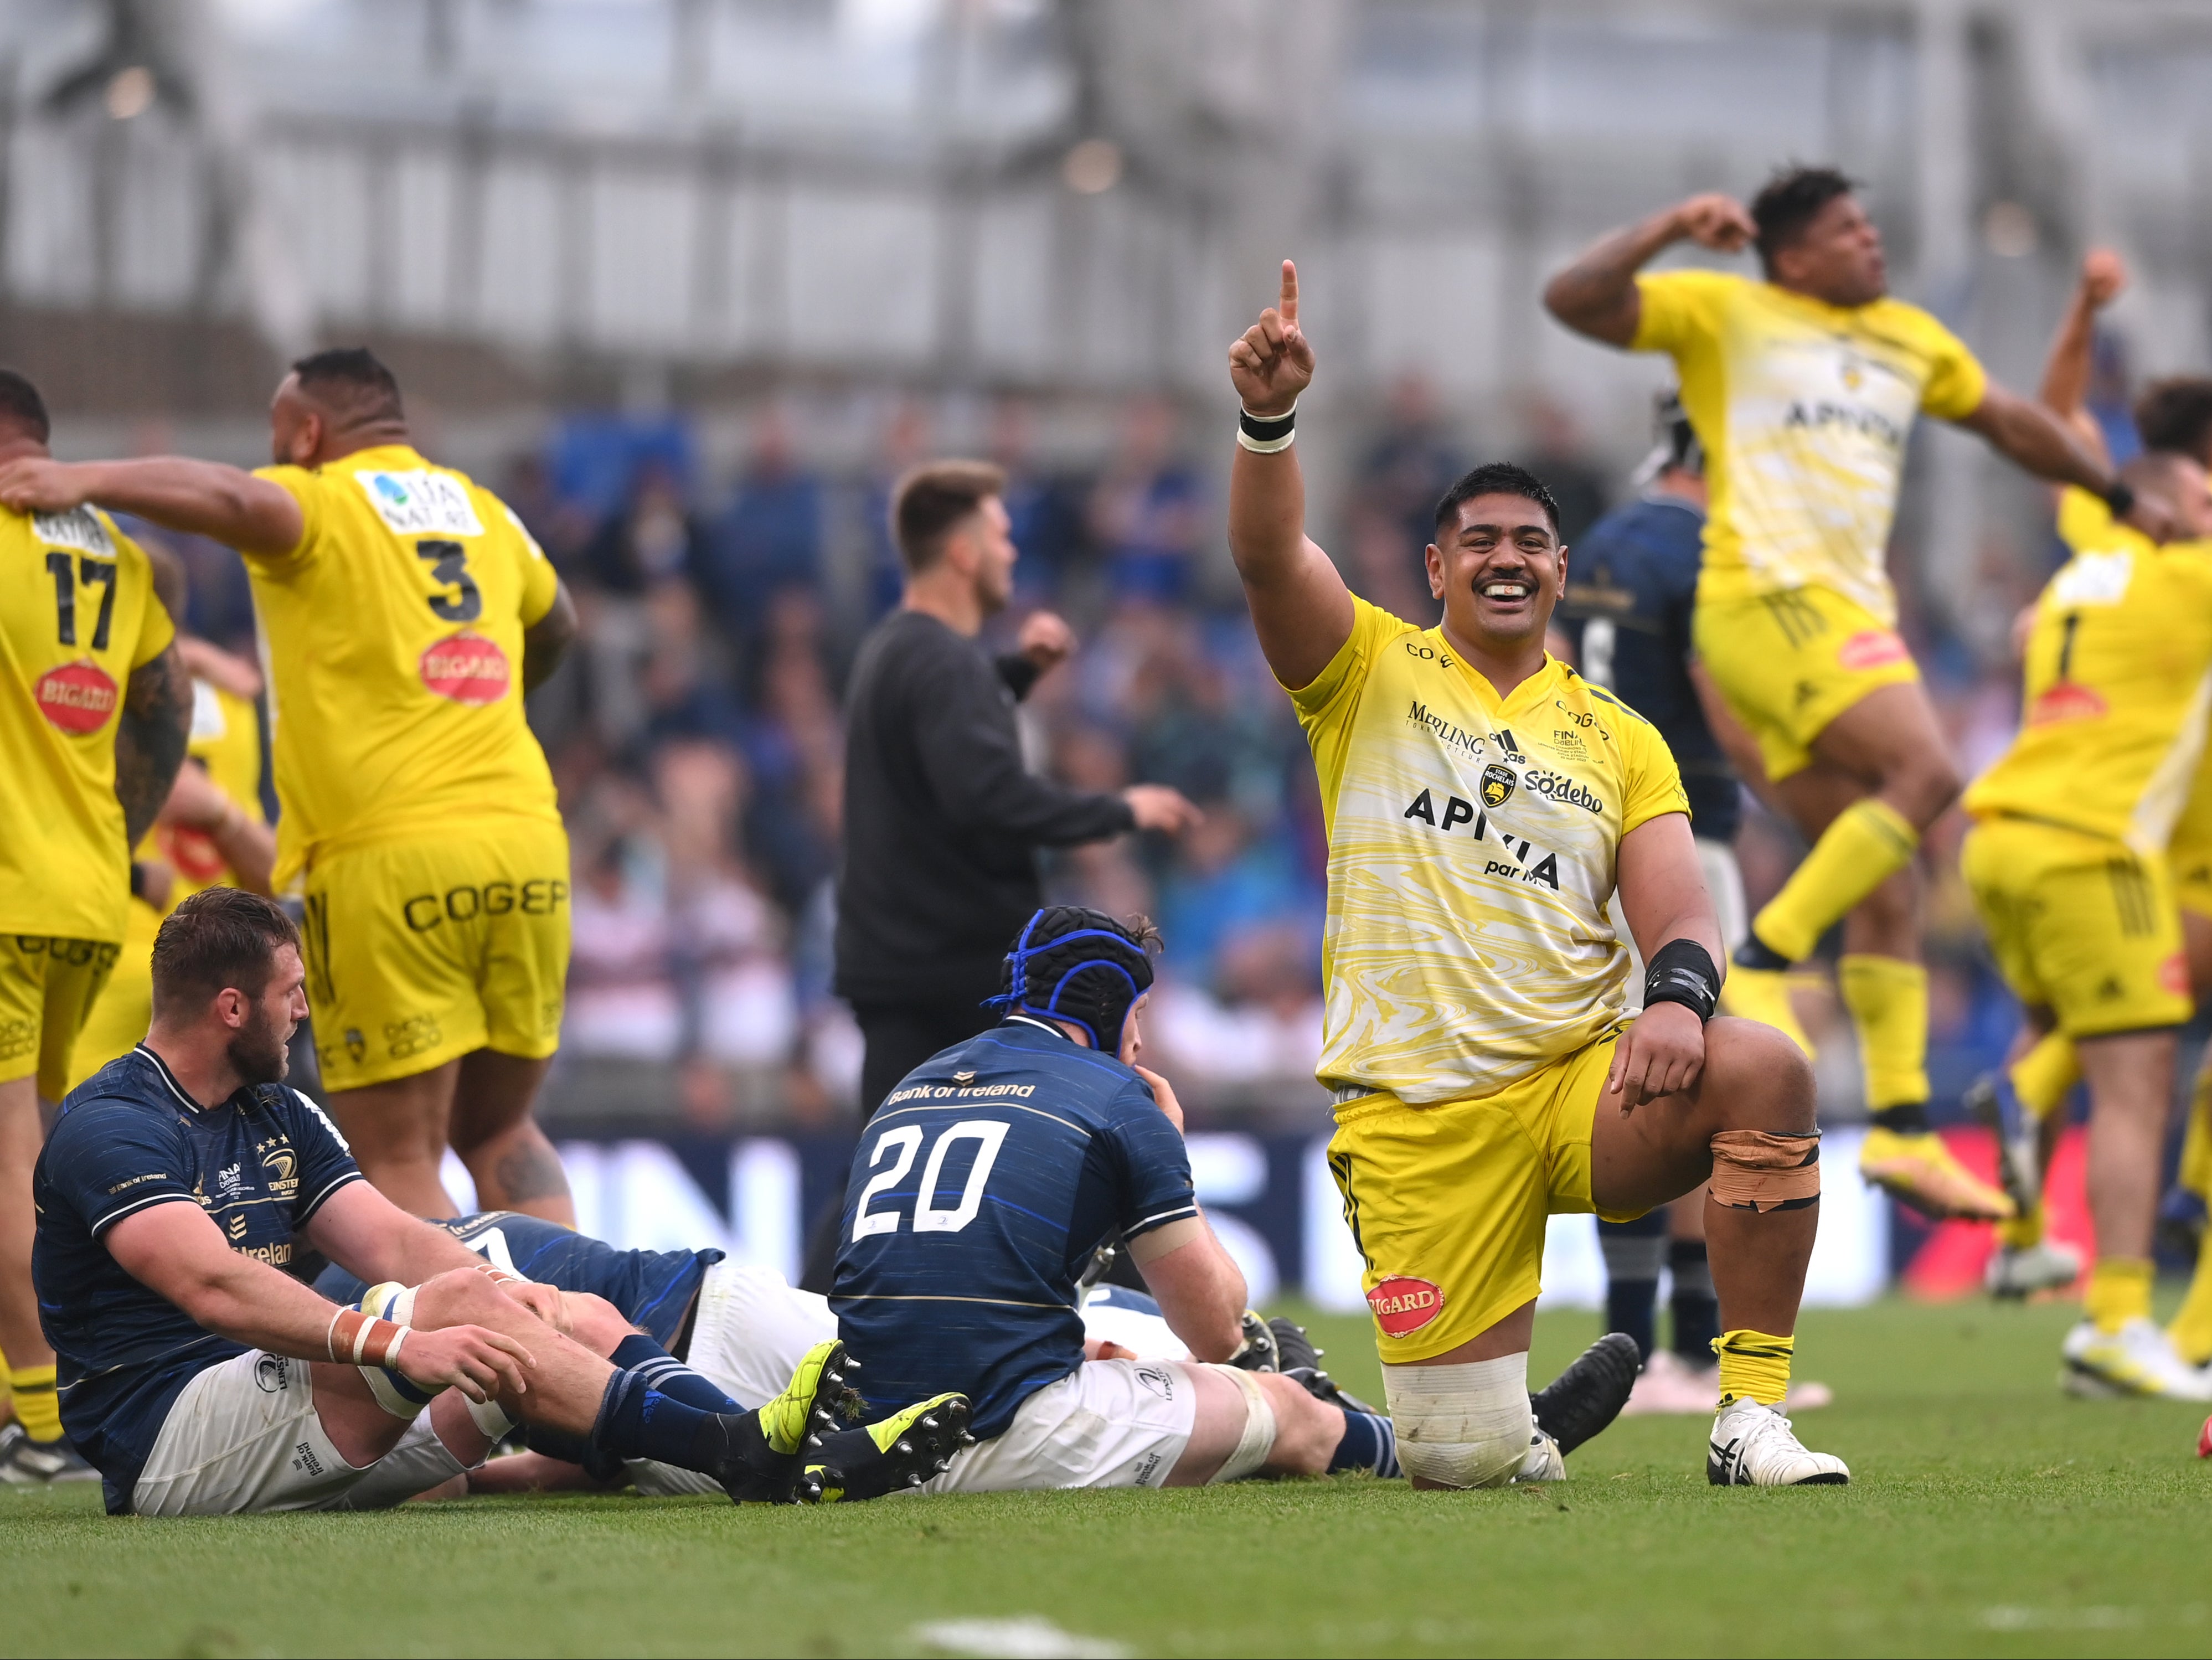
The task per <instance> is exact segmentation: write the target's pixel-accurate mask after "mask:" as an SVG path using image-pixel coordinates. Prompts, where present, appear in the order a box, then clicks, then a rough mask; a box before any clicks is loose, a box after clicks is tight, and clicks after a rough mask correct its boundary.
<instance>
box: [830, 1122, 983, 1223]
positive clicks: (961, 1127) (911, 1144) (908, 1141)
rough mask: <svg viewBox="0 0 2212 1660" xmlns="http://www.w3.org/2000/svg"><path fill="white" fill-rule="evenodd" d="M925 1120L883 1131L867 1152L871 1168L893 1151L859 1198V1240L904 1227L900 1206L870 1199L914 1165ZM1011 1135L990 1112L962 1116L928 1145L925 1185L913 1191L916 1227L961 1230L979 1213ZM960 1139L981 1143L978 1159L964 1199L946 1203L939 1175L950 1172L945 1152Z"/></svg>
mask: <svg viewBox="0 0 2212 1660" xmlns="http://www.w3.org/2000/svg"><path fill="white" fill-rule="evenodd" d="M921 1134H922V1131H921V1125H919V1124H902V1125H900V1126H899V1127H898V1128H896V1129H895V1130H886V1131H884V1136H883V1139H882V1140H879V1141H878V1142H877V1143H876V1150H875V1151H874V1152H872V1153H870V1154H869V1155H868V1168H869V1169H870V1170H876V1166H878V1164H883V1162H884V1156H885V1155H886V1154H889V1155H890V1156H891V1162H890V1164H889V1165H888V1166H887V1167H886V1168H884V1169H883V1170H880V1171H877V1172H876V1174H875V1175H873V1176H872V1177H869V1178H868V1185H867V1186H866V1187H865V1188H862V1189H860V1206H859V1207H858V1208H857V1209H855V1210H854V1213H853V1237H854V1240H855V1241H858V1240H861V1239H865V1238H866V1237H868V1236H869V1235H870V1234H872V1233H896V1232H897V1231H899V1214H898V1213H897V1212H896V1211H893V1210H881V1211H871V1210H869V1208H868V1205H869V1203H870V1201H872V1200H874V1199H876V1198H877V1197H878V1195H883V1194H884V1193H885V1192H886V1190H887V1189H891V1188H894V1187H896V1186H897V1185H898V1183H899V1182H900V1181H901V1180H902V1179H903V1178H904V1177H905V1175H906V1173H907V1172H908V1171H910V1170H912V1169H913V1168H914V1157H915V1153H917V1152H920V1151H921ZM1005 1140H1006V1125H1004V1124H1002V1123H1000V1122H998V1121H997V1120H995V1119H990V1118H963V1119H962V1120H961V1121H960V1122H958V1123H957V1124H955V1125H953V1126H952V1127H951V1128H950V1129H947V1130H946V1131H945V1133H944V1134H941V1135H939V1137H938V1138H937V1140H936V1142H935V1143H934V1145H933V1146H931V1147H930V1149H929V1159H928V1162H927V1164H923V1166H922V1167H921V1187H920V1188H919V1189H917V1190H916V1192H915V1197H914V1231H915V1232H916V1233H957V1232H959V1231H960V1230H961V1229H963V1228H964V1227H966V1226H967V1225H969V1223H970V1222H972V1221H974V1220H975V1213H976V1212H978V1211H980V1210H981V1209H982V1208H983V1185H984V1183H987V1182H988V1181H989V1180H990V1179H991V1166H992V1165H994V1164H997V1163H998V1162H999V1146H1000V1143H1001V1142H1003V1141H1005ZM960 1141H973V1142H975V1144H976V1147H975V1164H972V1165H970V1166H969V1171H968V1180H967V1183H965V1185H963V1187H962V1188H961V1189H960V1201H959V1203H957V1204H956V1205H954V1206H952V1207H951V1208H950V1209H945V1208H942V1207H939V1204H938V1202H937V1179H938V1177H940V1176H942V1175H943V1174H944V1173H945V1154H946V1153H948V1152H951V1150H952V1147H953V1145H954V1144H955V1143H956V1142H960Z"/></svg>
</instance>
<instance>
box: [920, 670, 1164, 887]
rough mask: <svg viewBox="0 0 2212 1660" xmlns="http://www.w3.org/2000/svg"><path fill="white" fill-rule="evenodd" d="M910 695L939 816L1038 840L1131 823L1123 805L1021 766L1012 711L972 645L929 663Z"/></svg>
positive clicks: (1089, 836)
mask: <svg viewBox="0 0 2212 1660" xmlns="http://www.w3.org/2000/svg"><path fill="white" fill-rule="evenodd" d="M924 684H926V686H927V690H926V691H924V692H922V693H921V695H920V696H917V697H916V698H915V711H914V738H915V749H916V751H918V752H919V753H920V755H921V766H922V771H923V772H924V773H925V774H926V775H927V777H928V779H929V786H930V790H931V792H932V794H934V795H935V796H936V798H937V800H938V803H939V806H940V808H941V809H942V810H943V812H944V814H945V818H946V819H947V820H948V821H949V822H950V823H951V824H954V825H956V826H957V827H958V828H960V829H962V830H997V831H1000V833H1002V834H1004V835H1007V836H1018V837H1019V838H1021V839H1022V840H1024V841H1025V842H1034V843H1036V844H1037V845H1039V846H1042V847H1048V848H1065V847H1073V846H1076V845H1077V844H1079V843H1080V842H1102V841H1104V840H1105V839H1106V838H1107V837H1108V836H1119V835H1120V834H1121V832H1122V831H1123V830H1130V829H1133V828H1134V826H1135V824H1136V818H1135V815H1134V814H1133V813H1132V812H1130V811H1129V804H1128V803H1127V802H1126V801H1124V800H1122V799H1121V797H1120V796H1118V795H1092V794H1087V793H1085V792H1083V791H1079V790H1071V789H1068V788H1066V787H1063V786H1061V785H1059V784H1056V783H1054V782H1053V781H1051V780H1050V779H1047V778H1038V777H1036V776H1034V775H1031V774H1030V772H1029V771H1028V770H1027V769H1024V767H1023V765H1022V753H1021V745H1020V743H1019V741H1018V739H1017V738H1016V736H1015V733H1014V721H1013V712H1012V710H1011V709H1010V708H1007V707H1006V702H1005V698H1004V696H1003V694H1002V693H1001V692H1000V689H999V687H1000V682H999V678H998V677H997V676H996V675H995V674H994V673H993V672H991V670H990V668H989V667H988V666H987V665H986V664H985V663H984V662H983V660H981V657H980V656H979V655H978V654H975V653H974V652H973V651H967V650H955V651H952V652H948V653H946V654H945V655H944V657H943V659H942V660H940V661H939V662H936V663H933V664H931V665H930V672H929V673H928V676H927V680H926V682H924Z"/></svg>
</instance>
